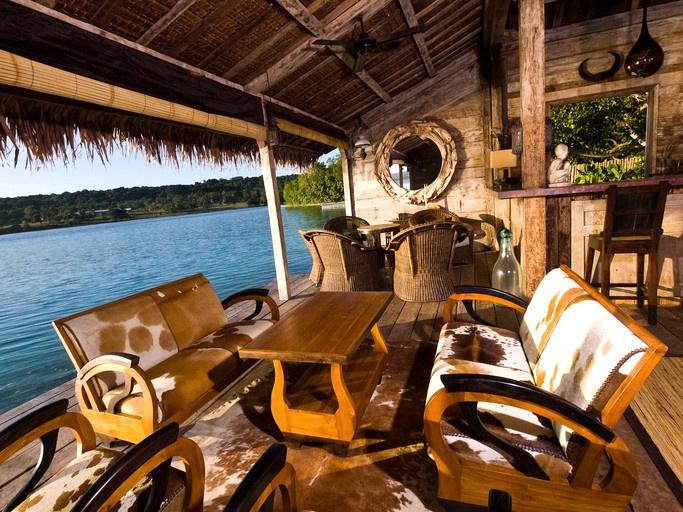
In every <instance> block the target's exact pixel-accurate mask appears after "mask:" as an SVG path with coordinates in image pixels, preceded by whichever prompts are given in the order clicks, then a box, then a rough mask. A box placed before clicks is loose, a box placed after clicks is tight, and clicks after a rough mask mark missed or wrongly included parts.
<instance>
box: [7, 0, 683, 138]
mask: <svg viewBox="0 0 683 512" xmlns="http://www.w3.org/2000/svg"><path fill="white" fill-rule="evenodd" d="M0 1H12V0H0ZM13 1H15V2H16V3H22V4H24V5H31V4H32V3H33V2H30V1H29V0H13ZM668 1H672V0H651V2H650V5H656V4H661V3H667V2H668ZM36 3H39V4H41V5H42V6H45V7H48V8H50V9H53V10H54V11H56V12H57V13H61V14H62V15H65V16H67V17H69V18H72V19H74V20H78V22H83V23H85V24H88V25H92V26H94V27H97V28H98V29H101V30H103V31H106V32H108V33H111V34H114V35H115V36H119V37H121V38H124V39H126V40H128V41H131V42H133V43H136V44H137V45H140V46H141V47H142V49H143V50H144V51H148V52H150V53H152V54H160V55H162V56H165V57H168V58H169V59H173V60H177V61H180V62H182V63H185V64H187V65H189V66H192V67H193V68H196V69H197V70H198V72H200V73H203V74H206V75H207V76H215V77H219V78H220V79H222V80H227V81H229V82H230V83H232V84H237V85H238V86H239V87H241V88H243V89H244V90H245V91H247V92H249V93H252V94H255V95H260V96H265V97H267V98H272V99H275V100H277V101H278V102H281V103H283V104H285V105H288V106H291V107H294V108H295V109H299V110H301V111H303V112H305V113H308V114H311V115H313V116H315V117H317V118H318V119H320V120H322V121H325V122H327V123H331V124H332V125H335V126H337V127H340V128H342V129H343V130H344V131H346V132H347V133H349V132H350V131H352V130H353V129H354V128H356V127H357V126H358V122H359V119H360V118H361V117H362V116H364V115H366V114H368V113H370V112H372V111H373V110H374V109H377V108H379V107H383V106H385V105H386V104H391V102H392V101H394V100H395V98H397V97H405V96H406V95H409V94H410V93H411V91H412V90H415V89H417V88H418V87H419V86H422V85H424V82H425V81H428V80H431V79H434V78H437V77H439V76H440V75H441V74H443V73H447V72H452V67H451V68H449V64H451V63H453V62H454V61H456V60H457V59H458V58H460V57H462V56H465V55H467V54H471V53H473V52H478V51H479V50H480V49H481V48H485V47H486V46H487V45H491V44H493V43H494V42H496V41H499V40H500V39H501V37H502V34H503V32H504V30H505V28H506V26H507V27H511V28H513V29H514V27H516V26H517V23H518V22H517V16H516V12H517V3H516V1H513V0H499V1H491V0H362V1H351V0H41V1H39V2H36ZM546 4H547V5H546V22H547V28H553V27H558V26H563V25H566V24H570V23H574V22H578V21H585V20H586V19H590V18H595V17H600V16H607V15H611V14H618V13H620V12H625V11H628V10H633V9H637V8H640V7H641V6H640V2H639V1H638V0H614V1H599V0H594V1H590V0H555V1H553V0H547V1H546ZM361 15H362V16H363V20H364V23H365V28H366V31H367V32H368V33H369V34H370V36H371V37H373V38H381V37H385V36H387V35H389V34H391V33H393V32H395V31H399V30H405V29H408V28H410V27H416V26H418V25H421V26H422V32H419V33H416V34H414V35H411V36H408V37H405V38H402V39H399V40H397V41H395V42H393V43H391V44H388V45H386V46H384V47H382V48H381V49H377V50H376V51H375V52H373V53H371V54H369V55H368V56H367V59H366V61H365V67H364V69H363V70H362V71H359V72H354V71H353V70H352V68H353V63H354V54H353V49H346V48H344V47H343V46H321V45H315V44H312V43H313V41H314V40H316V39H319V38H323V39H345V40H352V39H353V38H357V37H358V32H359V26H358V17H359V16H361ZM74 50H75V51H76V50H78V49H74ZM83 50H84V51H87V49H85V48H84V49H83ZM103 65H106V62H104V63H103Z"/></svg>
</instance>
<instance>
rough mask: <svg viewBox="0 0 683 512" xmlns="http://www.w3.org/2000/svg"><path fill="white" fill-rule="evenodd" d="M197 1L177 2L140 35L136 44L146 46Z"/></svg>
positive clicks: (181, 0)
mask: <svg viewBox="0 0 683 512" xmlns="http://www.w3.org/2000/svg"><path fill="white" fill-rule="evenodd" d="M195 2H197V0H178V2H177V3H176V4H175V5H174V6H173V7H172V8H171V10H170V11H168V12H167V13H166V14H164V15H163V16H162V17H161V18H159V20H158V21H157V22H156V23H155V24H154V25H152V26H151V27H149V29H148V30H147V32H145V33H144V34H142V35H141V36H140V37H139V38H138V40H137V41H136V43H138V44H141V45H145V46H146V45H148V44H149V43H151V42H152V40H153V39H154V38H155V37H156V36H158V35H159V34H161V33H162V32H163V31H164V30H166V29H167V28H168V27H169V25H170V24H171V23H173V22H174V21H175V20H177V19H178V18H179V17H180V16H182V14H183V13H184V12H185V11H187V10H188V9H189V8H190V7H192V5H194V3H195Z"/></svg>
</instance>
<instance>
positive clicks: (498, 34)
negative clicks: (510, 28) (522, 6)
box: [483, 0, 512, 50]
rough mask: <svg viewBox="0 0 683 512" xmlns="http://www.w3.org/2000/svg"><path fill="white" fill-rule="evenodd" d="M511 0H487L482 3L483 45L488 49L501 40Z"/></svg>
mask: <svg viewBox="0 0 683 512" xmlns="http://www.w3.org/2000/svg"><path fill="white" fill-rule="evenodd" d="M511 4H512V0H487V1H486V2H485V5H484V34H483V46H484V48H485V49H486V50H490V49H491V48H493V47H494V46H495V45H497V44H500V43H502V42H503V36H504V34H505V24H506V22H507V19H508V13H509V12H510V5H511Z"/></svg>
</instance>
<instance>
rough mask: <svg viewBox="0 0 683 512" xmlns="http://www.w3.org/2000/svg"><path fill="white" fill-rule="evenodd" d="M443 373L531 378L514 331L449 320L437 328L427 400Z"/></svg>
mask: <svg viewBox="0 0 683 512" xmlns="http://www.w3.org/2000/svg"><path fill="white" fill-rule="evenodd" d="M444 373H477V374H484V375H497V376H499V377H508V378H511V379H515V380H518V381H520V382H530V383H533V382H534V378H533V375H532V374H531V371H530V370H529V363H528V362H527V360H526V355H525V354H524V350H523V349H522V345H521V344H520V342H519V338H518V336H517V334H515V333H514V332H513V331H509V330H507V329H502V328H500V327H489V326H486V325H479V324H477V325H475V324H470V323H466V322H450V323H447V324H445V325H444V326H443V327H442V328H441V333H440V335H439V343H438V345H437V349H436V356H435V357H434V366H433V368H432V376H431V379H430V383H429V390H428V392H427V401H429V398H430V397H431V396H432V395H433V394H434V393H435V392H436V391H437V390H438V389H440V388H442V387H443V384H442V383H441V375H442V374H444Z"/></svg>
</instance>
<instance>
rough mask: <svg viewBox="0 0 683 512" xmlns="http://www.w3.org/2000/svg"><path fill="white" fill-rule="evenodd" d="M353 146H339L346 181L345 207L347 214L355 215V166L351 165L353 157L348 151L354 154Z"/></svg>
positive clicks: (343, 175)
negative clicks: (350, 156)
mask: <svg viewBox="0 0 683 512" xmlns="http://www.w3.org/2000/svg"><path fill="white" fill-rule="evenodd" d="M353 149H354V148H353V146H352V147H351V148H350V149H348V150H346V149H344V148H339V153H340V154H341V166H342V180H343V182H344V209H345V210H346V215H349V216H354V215H356V214H355V211H356V202H355V201H354V198H353V176H352V175H351V173H352V172H353V168H352V167H351V166H350V165H349V162H350V161H351V158H349V154H348V152H347V151H351V152H352V153H351V154H352V155H353Z"/></svg>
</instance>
